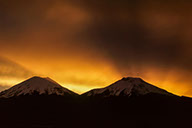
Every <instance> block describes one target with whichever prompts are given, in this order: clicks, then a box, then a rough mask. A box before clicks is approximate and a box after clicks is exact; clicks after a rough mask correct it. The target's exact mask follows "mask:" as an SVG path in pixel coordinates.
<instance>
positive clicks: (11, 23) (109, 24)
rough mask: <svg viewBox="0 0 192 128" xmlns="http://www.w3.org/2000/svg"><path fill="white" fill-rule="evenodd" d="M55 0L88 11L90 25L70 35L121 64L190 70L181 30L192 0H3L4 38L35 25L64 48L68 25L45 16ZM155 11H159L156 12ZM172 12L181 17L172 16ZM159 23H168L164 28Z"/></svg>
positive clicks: (1, 24)
mask: <svg viewBox="0 0 192 128" xmlns="http://www.w3.org/2000/svg"><path fill="white" fill-rule="evenodd" d="M55 3H60V4H63V5H66V4H68V5H71V6H75V7H78V8H82V9H84V10H85V11H87V12H89V15H91V18H92V20H91V21H90V23H89V24H87V27H85V28H80V31H79V32H76V31H77V30H74V31H75V34H72V35H71V36H75V38H77V39H78V40H79V42H81V43H82V44H83V42H85V45H88V46H89V47H95V48H97V50H99V51H101V52H103V53H104V54H106V55H107V56H108V57H109V58H111V59H112V60H113V61H114V63H116V64H117V66H119V67H126V66H129V65H130V64H131V65H132V64H133V65H134V64H138V63H140V65H143V64H146V63H152V64H153V63H155V64H158V65H159V66H165V67H171V66H173V65H174V66H177V67H178V68H186V70H189V69H190V70H191V68H192V66H191V65H192V64H191V63H192V57H191V49H190V47H191V46H192V43H191V42H187V41H186V40H185V37H182V36H183V33H185V32H186V31H188V30H189V29H192V24H189V23H190V22H187V21H186V20H187V19H188V18H189V19H190V18H191V16H190V15H191V14H192V10H191V8H190V6H188V5H190V4H191V2H189V1H179V0H177V1H174V2H173V1H171V0H169V1H162V0H159V1H155V2H154V1H150V0H149V1H145V2H143V1H141V0H136V1H132V0H128V1H127V0H119V1H115V0H105V1H93V0H91V1H90V0H89V1H87V0H84V1H81V2H79V1H75V0H72V1H67V0H63V1H62V0H58V1H52V0H46V1H45V0H40V1H38V0H35V1H33V2H32V1H26V0H19V1H14V0H8V1H5V0H1V1H0V17H1V20H0V27H1V30H0V31H1V38H5V37H6V36H8V37H9V36H15V38H19V36H23V34H25V32H26V31H29V32H30V30H31V28H33V27H38V26H41V27H47V28H48V29H47V30H44V31H48V32H49V31H55V33H56V35H52V36H53V37H54V39H56V38H57V39H58V38H59V40H60V41H58V42H57V45H58V47H65V46H66V45H65V44H64V43H63V42H64V41H65V34H64V33H66V31H65V30H61V29H65V28H64V27H62V26H63V25H64V24H62V23H59V22H56V24H54V22H55V21H52V20H51V21H50V20H47V19H45V16H44V15H45V14H46V13H47V11H49V10H50V9H51V8H53V7H54V5H55ZM151 12H155V15H154V14H152V13H151ZM58 13H59V12H58ZM75 13H76V12H75ZM168 14H170V15H168ZM62 15H63V14H61V15H59V17H62ZM158 15H160V16H159V19H155V18H156V16H158ZM174 16H175V17H177V19H174V18H173V19H170V18H172V17H174ZM189 16H190V17H189ZM157 18H158V17H157ZM68 19H70V17H66V19H65V18H64V20H68ZM57 20H61V19H57ZM174 20H178V22H176V23H175V21H174ZM153 21H154V23H153ZM62 22H63V21H62ZM174 23H175V25H174V26H173V25H172V24H174ZM79 25H81V24H79ZM158 25H159V26H158ZM161 25H162V26H163V25H164V26H167V27H165V28H161ZM64 26H65V25H64ZM65 27H66V26H65ZM59 28H61V29H59ZM43 29H44V28H43ZM66 29H67V30H68V29H71V27H69V28H67V27H66ZM31 31H33V30H31ZM37 31H38V29H37ZM71 31H73V30H71ZM166 32H167V33H166ZM62 33H63V34H62ZM69 33H70V32H69ZM19 34H20V35H19ZM50 34H53V33H50ZM67 36H69V35H67ZM15 38H13V39H15ZM62 38H63V39H62ZM8 39H10V38H8ZM54 39H53V40H54ZM62 40H63V41H62ZM69 40H70V41H71V40H72V41H71V42H70V43H72V42H73V44H78V43H79V42H78V41H77V40H75V41H73V39H69ZM80 40H82V41H80ZM13 42H14V41H13ZM13 42H12V43H13Z"/></svg>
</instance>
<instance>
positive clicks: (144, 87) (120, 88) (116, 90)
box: [83, 77, 173, 97]
mask: <svg viewBox="0 0 192 128" xmlns="http://www.w3.org/2000/svg"><path fill="white" fill-rule="evenodd" d="M149 93H154V94H162V95H168V96H171V95H173V94H171V93H169V92H167V91H166V90H163V89H160V88H158V87H156V86H154V85H151V84H149V83H147V82H145V81H144V80H142V79H141V78H133V77H126V78H123V79H121V80H119V81H117V82H115V83H113V84H111V85H109V86H107V87H105V88H100V89H93V90H91V91H88V92H87V93H85V94H83V95H86V96H103V97H109V96H132V95H134V96H140V95H146V94H149Z"/></svg>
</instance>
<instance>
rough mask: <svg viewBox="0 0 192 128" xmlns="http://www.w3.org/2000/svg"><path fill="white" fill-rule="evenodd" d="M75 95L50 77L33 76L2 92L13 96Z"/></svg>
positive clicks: (6, 95) (7, 96)
mask: <svg viewBox="0 0 192 128" xmlns="http://www.w3.org/2000/svg"><path fill="white" fill-rule="evenodd" d="M33 94H38V95H42V94H46V95H51V94H55V95H62V96H64V95H73V94H75V93H74V92H72V91H70V90H68V89H66V88H64V87H62V86H61V85H59V84H58V83H56V82H55V81H53V80H52V79H50V78H48V77H47V78H41V77H32V78H30V79H28V80H26V81H24V82H22V83H20V84H18V85H15V86H13V87H11V88H10V89H8V90H5V91H3V92H1V93H0V97H5V98H9V97H13V96H20V95H33Z"/></svg>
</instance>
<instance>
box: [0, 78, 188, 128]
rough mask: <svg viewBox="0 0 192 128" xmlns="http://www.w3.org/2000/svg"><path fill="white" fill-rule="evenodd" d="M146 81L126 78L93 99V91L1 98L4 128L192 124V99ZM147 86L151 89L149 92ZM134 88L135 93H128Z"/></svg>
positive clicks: (159, 127) (160, 127)
mask: <svg viewBox="0 0 192 128" xmlns="http://www.w3.org/2000/svg"><path fill="white" fill-rule="evenodd" d="M135 81H136V83H135ZM138 81H139V82H138ZM143 82H144V81H143V80H138V79H135V78H128V79H122V80H120V81H118V82H116V83H114V84H112V86H109V88H110V89H109V88H108V87H106V88H107V89H104V90H105V91H106V90H107V91H106V92H105V93H103V92H102V91H103V90H102V91H100V90H97V92H102V93H101V94H100V93H99V94H98V93H97V95H89V96H88V95H87V94H90V93H89V92H87V93H85V94H83V95H81V96H78V95H76V94H74V93H72V94H74V95H58V94H57V93H55V94H47V93H44V94H41V95H39V93H32V95H19V96H13V97H9V98H1V99H0V109H1V113H0V120H1V127H2V128H4V127H11V128H14V127H20V128H21V127H24V128H42V127H43V128H52V127H60V128H62V127H89V128H93V127H96V128H100V127H106V128H109V127H117V128H119V127H128V128H129V127H130V128H135V127H139V128H148V127H153V128H154V127H155V128H164V127H183V128H185V127H188V125H191V122H190V121H191V119H192V118H191V116H192V99H191V98H187V97H179V96H176V95H173V94H171V93H169V92H167V91H165V90H162V89H159V88H157V87H154V86H152V85H150V86H148V85H146V84H147V83H145V84H143ZM119 83H120V84H119ZM122 83H123V84H122ZM130 83H132V84H130ZM141 83H142V84H141ZM126 84H127V86H129V87H127V86H126ZM133 84H134V85H133ZM138 85H139V86H138ZM145 85H146V86H148V87H149V88H148V87H147V90H146V87H145ZM119 86H121V87H120V89H121V91H120V89H119ZM135 86H136V87H135ZM111 87H112V89H111ZM130 87H132V88H131V90H126V89H127V88H128V89H130ZM140 87H141V88H142V89H140ZM123 88H124V89H123ZM134 88H135V89H134ZM114 89H115V90H114ZM138 90H139V91H138ZM119 91H120V92H119ZM151 91H152V92H151ZM112 92H113V93H112ZM128 92H129V93H128ZM143 92H145V93H143ZM157 92H158V93H157ZM91 94H93V93H91ZM94 94H96V93H94ZM112 94H115V95H112ZM116 94H119V95H116ZM125 94H126V95H125Z"/></svg>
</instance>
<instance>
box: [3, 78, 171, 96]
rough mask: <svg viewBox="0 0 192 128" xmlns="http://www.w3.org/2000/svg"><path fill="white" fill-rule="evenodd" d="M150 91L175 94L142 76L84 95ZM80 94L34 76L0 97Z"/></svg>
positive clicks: (112, 94) (143, 93)
mask: <svg viewBox="0 0 192 128" xmlns="http://www.w3.org/2000/svg"><path fill="white" fill-rule="evenodd" d="M149 93H154V94H161V95H167V96H173V94H172V93H169V92H167V91H166V90H163V89H160V88H158V87H156V86H154V85H151V84H149V83H147V82H145V81H144V80H142V79H141V78H133V77H127V78H123V79H121V80H119V81H117V82H115V83H113V84H111V85H109V86H107V87H105V88H100V89H93V90H91V91H88V92H86V93H84V94H83V95H84V96H102V97H109V96H128V97H129V96H133V95H134V96H141V95H146V94H149ZM35 94H38V95H53V94H54V95H60V96H74V95H78V94H76V93H75V92H73V91H70V90H69V89H67V88H64V87H62V86H61V85H59V84H58V83H57V82H55V81H53V80H52V79H50V78H48V77H47V78H41V77H32V78H30V79H28V80H26V81H24V82H22V83H20V84H18V85H15V86H13V87H11V88H10V89H8V90H5V91H2V92H1V93H0V98H10V97H14V96H23V95H35Z"/></svg>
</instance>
